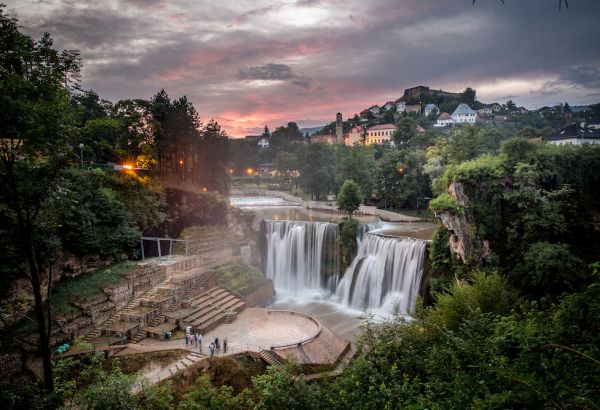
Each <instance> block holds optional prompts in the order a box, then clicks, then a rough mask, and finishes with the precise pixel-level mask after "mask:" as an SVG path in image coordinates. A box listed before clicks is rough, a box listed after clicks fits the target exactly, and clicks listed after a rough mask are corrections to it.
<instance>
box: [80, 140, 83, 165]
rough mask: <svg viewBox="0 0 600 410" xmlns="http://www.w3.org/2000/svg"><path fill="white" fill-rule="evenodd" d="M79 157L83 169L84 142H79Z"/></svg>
mask: <svg viewBox="0 0 600 410" xmlns="http://www.w3.org/2000/svg"><path fill="white" fill-rule="evenodd" d="M79 159H80V160H81V169H83V142H82V143H80V144H79Z"/></svg>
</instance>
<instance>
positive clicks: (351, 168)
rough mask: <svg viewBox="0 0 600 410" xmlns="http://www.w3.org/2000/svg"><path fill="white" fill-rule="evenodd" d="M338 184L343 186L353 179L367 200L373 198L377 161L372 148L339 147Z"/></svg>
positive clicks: (356, 146)
mask: <svg viewBox="0 0 600 410" xmlns="http://www.w3.org/2000/svg"><path fill="white" fill-rule="evenodd" d="M336 153H337V155H338V158H339V159H338V168H337V182H338V184H339V185H340V186H341V185H342V183H343V182H344V181H346V180H347V179H351V180H353V181H354V182H356V183H357V184H358V186H359V187H360V190H361V192H362V193H363V195H364V196H365V198H367V199H368V198H371V194H372V192H373V187H374V183H375V181H374V178H373V175H374V170H375V160H374V157H373V150H372V148H370V147H364V146H362V145H358V144H355V145H354V146H352V147H345V146H344V147H338V150H337V152H336Z"/></svg>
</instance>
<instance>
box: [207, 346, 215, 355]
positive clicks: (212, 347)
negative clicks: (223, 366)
mask: <svg viewBox="0 0 600 410" xmlns="http://www.w3.org/2000/svg"><path fill="white" fill-rule="evenodd" d="M208 350H210V356H211V357H212V356H214V354H215V343H214V342H211V343H210V345H209V346H208Z"/></svg>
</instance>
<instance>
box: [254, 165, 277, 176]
mask: <svg viewBox="0 0 600 410" xmlns="http://www.w3.org/2000/svg"><path fill="white" fill-rule="evenodd" d="M256 170H257V171H258V173H259V174H261V175H272V174H274V172H275V163H274V162H264V163H262V164H258V166H257V167H256Z"/></svg>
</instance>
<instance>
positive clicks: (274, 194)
mask: <svg viewBox="0 0 600 410" xmlns="http://www.w3.org/2000/svg"><path fill="white" fill-rule="evenodd" d="M230 196H257V197H271V198H281V199H283V200H284V201H286V202H288V203H289V204H290V205H296V206H301V207H304V208H306V209H313V210H319V211H326V212H333V213H343V212H340V211H339V210H338V209H337V205H336V204H335V202H332V201H327V202H323V201H305V200H304V199H302V198H299V197H297V196H293V195H290V194H287V193H285V192H281V191H269V190H264V189H235V188H233V189H231V192H230ZM355 214H356V215H370V216H376V217H378V218H380V219H381V220H383V221H387V222H421V221H424V220H423V219H422V218H417V217H414V216H408V215H404V214H400V213H397V212H392V211H387V210H385V209H378V208H376V207H374V206H366V205H361V206H360V207H359V209H358V210H357V211H356V212H355Z"/></svg>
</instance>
